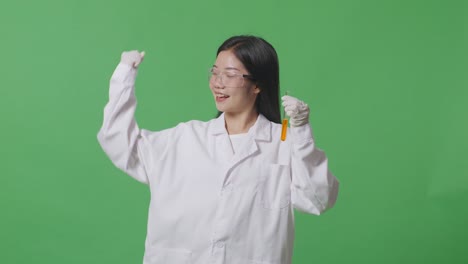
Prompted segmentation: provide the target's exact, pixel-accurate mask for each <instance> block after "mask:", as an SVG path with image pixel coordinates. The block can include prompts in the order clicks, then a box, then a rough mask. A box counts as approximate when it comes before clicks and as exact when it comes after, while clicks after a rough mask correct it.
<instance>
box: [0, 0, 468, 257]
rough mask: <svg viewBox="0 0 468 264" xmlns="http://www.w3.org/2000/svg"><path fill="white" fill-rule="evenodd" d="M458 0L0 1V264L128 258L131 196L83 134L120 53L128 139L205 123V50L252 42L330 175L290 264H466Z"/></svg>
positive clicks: (467, 95) (137, 189) (467, 8)
mask: <svg viewBox="0 0 468 264" xmlns="http://www.w3.org/2000/svg"><path fill="white" fill-rule="evenodd" d="M467 25H468V2H467V1H463V0H458V1H457V0H445V1H442V0H440V1H434V0H426V1H423V0H393V1H392V0H386V1H384V0H382V1H378V0H355V1H351V0H348V1H347V0H327V1H326V0H320V1H319V0H311V1H291V0H288V1H287V0H270V1H266V0H264V1H254V0H238V1H201V0H200V1H142V0H136V1H121V0H114V1H91V0H79V1H78V0H76V1H58V0H55V1H54V0H43V1H32V0H29V1H28V0H27V1H16V2H13V1H2V2H1V3H0V38H1V41H0V47H1V53H2V54H1V60H0V76H1V88H0V98H1V104H0V115H1V118H0V122H1V130H0V131H1V132H0V133H1V137H0V144H1V145H0V146H1V147H0V155H1V156H0V162H1V173H0V263H13V264H16V263H18V264H19V263H48V264H53V263H67V264H74V263H114V264H117V263H141V261H142V256H143V250H144V239H145V231H146V217H147V208H148V204H149V191H148V189H147V186H145V185H143V184H140V183H138V182H137V181H135V180H133V179H131V178H130V177H128V176H126V175H125V174H124V173H123V172H121V171H119V170H118V169H117V168H115V167H114V166H113V165H112V164H111V162H110V161H109V160H108V158H107V157H106V156H105V154H104V152H103V151H102V150H101V148H100V146H99V145H98V142H97V140H96V134H97V132H98V130H99V128H100V125H101V121H102V113H103V108H104V105H105V104H106V101H107V95H108V82H109V78H110V76H111V74H112V72H113V70H114V68H115V66H116V65H117V63H118V62H119V60H120V54H121V52H122V51H124V50H131V49H139V50H145V51H146V57H145V61H144V62H143V64H142V66H141V67H140V72H139V76H138V80H137V97H138V100H139V107H138V110H137V113H136V116H137V119H138V122H139V124H140V126H141V127H144V128H147V129H152V130H158V129H162V128H167V127H171V126H174V125H176V124H177V123H179V122H182V121H187V120H190V119H201V120H208V119H210V118H212V117H213V116H214V114H215V112H216V111H215V107H214V103H213V99H212V97H211V95H210V92H209V89H208V83H207V77H206V72H207V69H208V67H209V66H210V65H212V63H213V62H214V60H215V52H216V49H217V47H218V45H220V44H221V42H222V41H223V40H224V39H226V38H227V37H229V36H231V35H234V34H255V35H260V36H262V37H264V38H266V39H267V40H268V41H270V42H271V43H272V44H273V45H274V46H275V47H276V49H277V52H278V54H279V58H280V67H281V86H282V89H284V90H286V89H287V90H290V91H292V93H293V95H295V96H297V97H299V98H300V99H302V100H304V101H306V102H307V103H308V104H309V105H310V107H311V116H310V120H311V123H312V125H313V127H314V131H315V135H316V138H317V142H318V145H319V147H320V148H322V149H324V150H325V151H326V153H327V155H328V157H329V161H330V163H329V164H330V166H331V169H332V171H333V172H334V174H335V175H336V176H337V177H338V178H339V179H340V181H341V192H340V194H339V200H338V202H337V204H336V207H335V208H334V209H332V210H331V211H329V212H327V213H326V214H324V215H323V216H320V217H317V216H310V215H305V214H297V219H296V223H297V232H296V243H295V252H294V253H295V255H294V263H295V264H301V263H303V264H308V263H327V264H328V263H330V264H331V263H360V264H364V263H369V264H370V263H468V254H467V250H468V227H467V224H468V205H467V203H468V166H467V161H466V158H468V155H467V150H468V140H467V137H466V136H467V135H468V123H467V114H468V103H467V102H468V91H467V90H468V89H467V84H468V83H467V81H468V74H467V70H468V63H467V59H468V56H467V55H468V52H467V50H468V45H467V44H468V41H467V36H468V35H467V33H468V29H467Z"/></svg>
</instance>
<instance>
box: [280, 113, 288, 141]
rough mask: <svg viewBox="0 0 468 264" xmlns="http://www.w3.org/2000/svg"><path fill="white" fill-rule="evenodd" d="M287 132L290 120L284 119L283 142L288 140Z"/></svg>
mask: <svg viewBox="0 0 468 264" xmlns="http://www.w3.org/2000/svg"><path fill="white" fill-rule="evenodd" d="M286 131H288V119H286V118H285V119H283V126H282V128H281V141H285V140H286Z"/></svg>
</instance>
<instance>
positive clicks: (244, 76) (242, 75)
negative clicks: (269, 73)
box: [208, 67, 255, 88]
mask: <svg viewBox="0 0 468 264" xmlns="http://www.w3.org/2000/svg"><path fill="white" fill-rule="evenodd" d="M214 68H215V67H211V68H209V69H208V74H209V77H210V78H209V82H210V83H211V78H213V77H215V79H214V81H216V80H217V79H218V77H219V78H221V79H220V80H221V84H223V85H226V84H224V79H223V75H224V76H226V71H220V73H218V74H217V75H215V74H214V71H213V69H214ZM232 74H234V75H236V76H239V77H242V85H241V86H243V85H244V79H248V80H251V81H255V79H254V78H253V77H252V75H250V74H244V73H236V72H233V73H232ZM241 86H238V87H241ZM226 87H231V86H226ZM232 88H236V87H232Z"/></svg>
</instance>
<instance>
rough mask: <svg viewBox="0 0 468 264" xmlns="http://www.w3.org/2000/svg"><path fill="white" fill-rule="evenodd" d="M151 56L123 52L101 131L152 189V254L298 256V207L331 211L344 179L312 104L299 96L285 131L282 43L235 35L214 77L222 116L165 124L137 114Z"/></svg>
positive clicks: (152, 260)
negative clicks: (151, 124)
mask: <svg viewBox="0 0 468 264" xmlns="http://www.w3.org/2000/svg"><path fill="white" fill-rule="evenodd" d="M143 56H144V53H139V52H137V51H131V52H124V53H123V54H122V59H121V63H120V64H119V65H118V66H117V68H116V70H115V72H114V74H113V76H112V78H111V81H110V93H109V102H108V104H107V105H106V107H105V109H104V122H103V125H102V128H101V130H100V131H99V134H98V139H99V142H100V144H101V146H102V148H103V149H104V151H105V152H106V153H107V155H108V156H109V157H110V159H111V160H112V162H113V163H114V164H115V165H116V166H117V167H119V168H120V169H122V170H123V171H125V172H126V173H127V174H129V175H130V176H132V177H134V178H135V179H137V180H138V181H140V182H143V183H146V184H148V185H149V188H150V190H151V203H150V208H149V216H148V231H147V237H146V243H145V256H144V260H143V263H144V264H159V263H164V264H179V263H184V264H186V263H196V264H198V263H200V264H207V263H226V264H246V263H247V264H248V263H251V264H253V263H256V264H259V263H263V264H288V263H291V258H292V249H293V239H294V215H293V213H294V211H293V208H295V209H298V210H300V211H303V212H307V213H311V214H316V215H318V214H320V213H322V212H324V211H325V210H327V209H328V208H330V207H332V206H333V205H334V203H335V200H336V197H337V191H338V181H337V180H336V178H335V177H334V176H333V175H332V174H331V173H330V172H329V171H328V167H327V159H326V157H325V154H324V153H323V152H322V151H321V150H319V149H317V148H316V147H315V144H314V140H313V137H312V130H311V127H310V125H309V123H308V122H309V121H308V119H309V118H308V116H309V109H308V107H307V105H306V104H304V103H303V102H301V101H299V100H298V99H296V98H293V97H290V96H285V97H283V98H282V99H283V105H284V107H285V110H286V112H287V114H288V115H289V116H290V125H291V128H290V129H289V130H288V135H287V139H286V140H285V141H281V139H280V135H281V125H280V124H278V123H279V122H280V109H279V96H278V94H279V67H278V59H277V55H276V51H275V50H274V48H273V47H272V46H271V45H270V44H269V43H267V42H266V41H265V40H263V39H261V38H258V37H254V36H235V37H232V38H230V39H228V40H226V41H225V42H224V43H223V44H222V45H221V46H220V48H219V49H218V52H217V57H216V61H215V63H214V65H213V67H212V69H211V71H210V82H209V84H210V89H211V91H212V93H213V97H214V100H215V103H216V107H217V109H218V111H219V112H220V116H219V117H218V118H216V119H213V120H210V121H208V122H201V121H190V122H186V123H180V124H179V125H177V126H176V127H174V128H170V129H166V130H162V131H158V132H152V131H148V130H145V129H140V128H139V127H138V125H137V124H136V122H135V119H134V112H135V108H136V100H135V96H134V82H135V77H136V73H137V67H138V65H139V64H140V63H141V61H142V60H143Z"/></svg>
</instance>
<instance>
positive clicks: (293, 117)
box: [281, 95, 309, 127]
mask: <svg viewBox="0 0 468 264" xmlns="http://www.w3.org/2000/svg"><path fill="white" fill-rule="evenodd" d="M281 99H283V107H284V111H285V112H286V114H287V115H288V116H289V123H290V124H291V127H300V126H303V125H305V124H307V123H309V106H307V104H306V103H304V102H302V101H301V100H299V99H297V98H295V97H292V96H289V95H285V96H283V97H281Z"/></svg>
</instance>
